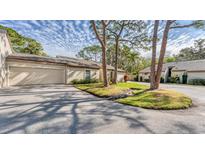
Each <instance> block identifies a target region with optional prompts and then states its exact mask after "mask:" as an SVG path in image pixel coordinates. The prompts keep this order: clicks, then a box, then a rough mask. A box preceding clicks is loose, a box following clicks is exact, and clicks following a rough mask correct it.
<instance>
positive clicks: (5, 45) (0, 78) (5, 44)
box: [0, 29, 12, 88]
mask: <svg viewBox="0 0 205 154" xmlns="http://www.w3.org/2000/svg"><path fill="white" fill-rule="evenodd" d="M11 53H12V48H11V46H10V42H9V39H8V37H7V34H6V31H4V30H1V29H0V88H1V87H5V86H6V85H7V82H8V81H7V77H6V76H7V67H6V64H5V60H6V57H7V56H8V55H9V54H11Z"/></svg>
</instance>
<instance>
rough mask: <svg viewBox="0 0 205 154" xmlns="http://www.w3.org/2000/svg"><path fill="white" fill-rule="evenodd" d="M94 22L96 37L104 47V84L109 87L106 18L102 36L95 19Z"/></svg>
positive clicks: (103, 23)
mask: <svg viewBox="0 0 205 154" xmlns="http://www.w3.org/2000/svg"><path fill="white" fill-rule="evenodd" d="M91 23H92V27H93V30H94V32H95V34H96V37H97V39H98V41H99V42H100V44H101V48H102V70H103V84H104V87H108V86H109V82H108V78H107V62H106V58H107V57H106V50H107V40H106V26H107V24H106V22H105V21H104V20H102V21H101V24H102V31H103V34H102V35H101V36H100V34H99V33H98V30H97V28H96V25H95V21H91Z"/></svg>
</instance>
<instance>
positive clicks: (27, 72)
mask: <svg viewBox="0 0 205 154" xmlns="http://www.w3.org/2000/svg"><path fill="white" fill-rule="evenodd" d="M6 64H7V66H8V70H9V75H8V79H9V82H8V86H12V85H32V84H60V83H61V84H64V83H65V66H64V65H57V64H46V63H37V62H28V61H16V60H9V61H7V63H6Z"/></svg>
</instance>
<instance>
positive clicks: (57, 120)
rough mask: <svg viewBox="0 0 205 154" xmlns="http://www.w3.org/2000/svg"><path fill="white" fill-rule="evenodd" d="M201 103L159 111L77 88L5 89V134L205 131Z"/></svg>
mask: <svg viewBox="0 0 205 154" xmlns="http://www.w3.org/2000/svg"><path fill="white" fill-rule="evenodd" d="M196 93H197V92H196ZM200 103H201V104H203V101H202V102H200ZM200 103H199V104H200ZM201 104H200V105H198V104H196V106H194V107H192V108H190V109H188V110H178V111H156V110H148V109H141V108H136V107H131V106H127V105H121V104H118V103H115V102H113V101H109V100H105V99H101V98H97V97H95V96H92V95H90V94H88V93H85V92H82V91H80V90H78V89H76V88H74V87H72V86H65V85H53V86H52V85H51V86H30V87H29V86H28V87H12V88H8V89H1V90H0V133H205V120H204V119H205V107H204V105H201ZM204 104H205V103H204Z"/></svg>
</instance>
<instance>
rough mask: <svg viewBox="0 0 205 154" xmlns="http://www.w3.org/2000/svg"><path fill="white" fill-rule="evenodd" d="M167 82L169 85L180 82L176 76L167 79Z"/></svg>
mask: <svg viewBox="0 0 205 154" xmlns="http://www.w3.org/2000/svg"><path fill="white" fill-rule="evenodd" d="M168 81H169V82H170V83H179V82H180V79H179V77H178V76H174V77H170V78H169V79H168Z"/></svg>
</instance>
